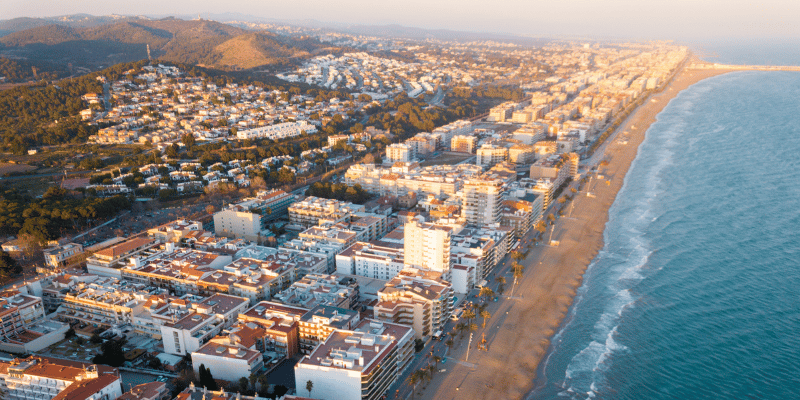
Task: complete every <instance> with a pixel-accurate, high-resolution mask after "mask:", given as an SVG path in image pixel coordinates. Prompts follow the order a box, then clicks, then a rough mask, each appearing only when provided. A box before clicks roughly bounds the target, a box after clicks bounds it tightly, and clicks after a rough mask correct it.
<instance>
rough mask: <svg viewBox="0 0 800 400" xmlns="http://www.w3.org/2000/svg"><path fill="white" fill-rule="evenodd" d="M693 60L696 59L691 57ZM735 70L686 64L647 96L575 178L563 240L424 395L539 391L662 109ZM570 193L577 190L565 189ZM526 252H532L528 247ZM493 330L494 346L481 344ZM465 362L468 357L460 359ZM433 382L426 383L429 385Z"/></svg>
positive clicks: (558, 237)
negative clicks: (583, 177) (582, 176)
mask: <svg viewBox="0 0 800 400" xmlns="http://www.w3.org/2000/svg"><path fill="white" fill-rule="evenodd" d="M685 65H687V66H688V65H691V64H689V63H687V64H685ZM732 70H733V69H723V68H694V67H685V68H684V69H683V70H681V71H679V72H678V73H677V74H676V75H675V77H674V78H673V80H672V81H671V82H670V83H669V84H668V86H667V87H666V88H664V89H663V90H662V91H661V92H659V93H655V94H653V95H651V96H650V98H648V99H646V100H645V101H644V102H643V103H642V105H641V106H639V107H638V108H637V109H636V110H635V111H634V113H633V114H631V115H630V116H629V117H628V118H627V119H626V120H625V121H624V122H623V123H622V124H621V125H620V126H619V127H618V128H617V131H616V132H615V134H614V135H612V136H611V137H610V138H609V141H608V142H607V143H606V144H605V145H604V146H603V147H602V148H601V149H600V151H602V152H603V155H602V157H598V159H600V160H602V161H600V162H599V163H598V165H597V172H596V173H592V174H589V176H591V179H588V181H587V182H585V183H583V184H581V183H580V182H578V183H575V184H573V187H575V188H576V189H579V191H578V192H577V193H576V194H575V195H574V200H573V202H574V204H570V205H568V206H567V207H566V208H565V209H566V210H568V211H567V212H566V215H565V216H563V217H560V218H558V219H557V220H556V221H555V225H554V226H552V227H548V230H547V232H546V233H545V234H544V235H543V236H544V237H545V238H546V239H550V238H551V229H553V231H552V240H553V243H556V242H557V245H550V244H546V243H543V244H539V245H538V246H533V247H532V248H531V250H530V251H529V252H528V254H527V257H526V258H525V259H524V260H523V262H522V263H523V264H524V265H525V267H526V268H525V272H524V277H523V278H522V279H521V281H520V282H519V283H518V285H517V286H516V287H514V288H513V291H514V294H513V297H511V298H509V296H508V294H509V292H510V291H511V290H512V285H511V282H512V280H509V284H508V285H507V289H506V293H505V295H504V296H501V298H500V301H498V302H489V309H488V311H489V312H490V313H491V314H492V317H491V318H490V319H489V320H488V322H487V323H486V327H485V328H481V322H482V320H481V319H478V320H477V321H476V322H477V323H478V326H479V328H478V330H477V331H475V333H474V339H473V342H472V347H471V348H470V350H469V362H468V363H466V362H463V361H464V360H465V357H466V350H467V341H468V336H469V335H468V334H467V335H465V337H464V338H463V339H458V338H457V339H456V340H455V341H456V345H455V346H454V347H453V350H452V353H451V354H450V355H449V356H448V359H449V360H448V361H447V362H446V363H445V364H440V367H439V368H441V369H445V370H446V372H440V373H435V374H434V375H433V378H432V380H431V381H430V383H427V384H424V385H423V384H421V385H418V387H419V389H420V390H418V393H420V394H419V395H416V396H415V398H418V399H420V398H424V399H521V398H524V397H525V396H526V395H527V394H528V393H529V392H530V391H531V390H532V389H533V385H534V382H535V379H536V373H537V368H538V366H539V363H540V362H541V361H542V358H543V357H544V356H545V354H546V353H547V350H548V347H549V345H550V340H551V339H552V337H553V335H554V334H555V333H556V332H557V330H558V329H559V326H560V325H561V324H562V322H563V320H564V318H565V316H566V315H567V312H568V310H569V307H570V306H571V304H572V302H573V299H574V297H575V294H576V291H577V289H578V287H579V286H580V284H581V281H582V277H583V274H584V272H585V271H586V268H587V267H588V265H589V263H591V261H592V260H593V259H594V258H595V256H596V255H597V253H598V252H599V251H600V249H601V248H602V247H603V231H604V228H605V224H606V222H607V220H608V210H609V207H610V206H611V204H612V203H613V202H614V199H615V197H616V195H617V192H618V191H619V190H620V188H621V187H622V185H623V182H624V178H625V174H626V172H627V171H628V168H629V167H630V165H631V162H632V161H633V160H634V158H635V157H636V153H637V151H638V147H639V144H641V142H642V141H643V140H644V136H645V132H646V130H647V128H648V127H649V126H650V124H652V123H653V122H654V121H655V118H656V115H657V114H658V113H659V112H660V111H661V110H662V109H663V108H664V107H665V106H666V105H667V103H668V102H669V101H670V100H671V99H672V98H673V97H675V96H676V95H677V94H678V93H679V92H680V91H681V90H683V89H685V88H687V87H689V86H691V85H692V84H694V83H696V82H699V81H700V80H703V79H706V78H708V77H711V76H715V75H720V74H724V73H727V72H731V71H732ZM565 193H567V194H571V193H569V190H565ZM523 251H524V250H523ZM484 334H485V337H486V339H487V345H488V351H479V350H478V349H477V346H476V345H477V343H478V341H479V340H480V338H481V336H482V335H484ZM453 360H460V361H462V362H454V361H453ZM423 386H424V387H425V388H424V389H422V387H423Z"/></svg>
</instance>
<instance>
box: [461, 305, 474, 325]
mask: <svg viewBox="0 0 800 400" xmlns="http://www.w3.org/2000/svg"><path fill="white" fill-rule="evenodd" d="M461 316H462V317H464V318H466V319H467V323H470V322H472V319H473V318H475V311H473V310H471V309H469V308H467V309H465V310H464V314H462V315H461Z"/></svg>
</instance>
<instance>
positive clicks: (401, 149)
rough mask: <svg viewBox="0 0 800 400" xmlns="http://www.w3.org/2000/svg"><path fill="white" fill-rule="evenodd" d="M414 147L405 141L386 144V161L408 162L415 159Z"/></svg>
mask: <svg viewBox="0 0 800 400" xmlns="http://www.w3.org/2000/svg"><path fill="white" fill-rule="evenodd" d="M415 149H416V148H415V147H412V146H410V145H408V144H406V143H393V144H390V145H388V146H386V162H389V163H396V162H410V161H414V160H416V159H417V153H416V152H415V151H414V150H415Z"/></svg>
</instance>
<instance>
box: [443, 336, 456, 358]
mask: <svg viewBox="0 0 800 400" xmlns="http://www.w3.org/2000/svg"><path fill="white" fill-rule="evenodd" d="M454 344H455V342H453V339H447V341H446V342H444V345H445V346H447V354H450V350H453V345H454Z"/></svg>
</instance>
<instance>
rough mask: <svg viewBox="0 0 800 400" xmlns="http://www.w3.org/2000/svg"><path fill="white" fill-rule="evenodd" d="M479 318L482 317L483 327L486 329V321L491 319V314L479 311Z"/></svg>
mask: <svg viewBox="0 0 800 400" xmlns="http://www.w3.org/2000/svg"><path fill="white" fill-rule="evenodd" d="M481 317H483V327H484V328H486V320H487V319H489V318H492V314H490V313H489V312H488V311H486V310H484V311H481Z"/></svg>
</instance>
